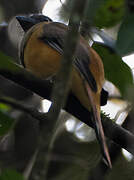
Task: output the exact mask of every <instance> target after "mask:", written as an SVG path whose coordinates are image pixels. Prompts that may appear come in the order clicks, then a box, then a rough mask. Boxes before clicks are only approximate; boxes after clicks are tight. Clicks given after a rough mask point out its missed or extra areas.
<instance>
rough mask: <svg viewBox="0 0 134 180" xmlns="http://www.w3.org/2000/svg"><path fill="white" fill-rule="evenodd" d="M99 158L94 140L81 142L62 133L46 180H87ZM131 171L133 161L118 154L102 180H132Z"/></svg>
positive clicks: (68, 134)
mask: <svg viewBox="0 0 134 180" xmlns="http://www.w3.org/2000/svg"><path fill="white" fill-rule="evenodd" d="M65 142H66V143H65ZM100 156H101V154H100V150H99V146H98V143H97V142H96V140H95V141H92V142H86V143H85V142H81V141H79V139H76V138H74V137H73V134H72V133H71V134H70V133H67V132H66V131H63V132H62V134H61V136H59V137H58V138H57V139H56V141H55V146H54V149H53V151H52V158H51V162H50V167H49V171H48V175H47V179H48V180H60V179H61V180H63V179H64V180H68V179H70V180H81V179H82V180H88V178H89V177H90V173H91V172H92V169H93V168H95V167H96V165H97V164H98V162H99V160H100ZM133 169H134V164H133V160H132V161H130V162H129V161H127V160H126V158H124V157H123V156H122V154H120V156H119V157H118V159H117V161H116V162H115V163H114V164H113V168H112V170H111V171H109V172H108V173H107V175H106V177H105V178H104V179H105V180H113V179H122V180H133V176H134V171H133ZM52 172H53V173H52ZM96 173H97V171H96ZM100 178H101V177H100ZM89 179H90V178H89Z"/></svg>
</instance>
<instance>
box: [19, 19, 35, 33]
mask: <svg viewBox="0 0 134 180" xmlns="http://www.w3.org/2000/svg"><path fill="white" fill-rule="evenodd" d="M16 19H17V21H18V22H19V24H20V25H21V27H22V29H23V30H24V31H25V32H27V31H28V30H29V29H30V28H31V27H32V26H33V25H35V24H36V22H35V20H34V19H33V18H31V17H26V16H16Z"/></svg>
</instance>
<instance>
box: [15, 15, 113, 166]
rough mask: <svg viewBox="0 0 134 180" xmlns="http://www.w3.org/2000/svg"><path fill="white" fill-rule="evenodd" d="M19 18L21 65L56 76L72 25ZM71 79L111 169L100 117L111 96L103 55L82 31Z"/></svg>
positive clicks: (40, 74) (45, 75)
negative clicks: (21, 34) (101, 109)
mask: <svg viewBox="0 0 134 180" xmlns="http://www.w3.org/2000/svg"><path fill="white" fill-rule="evenodd" d="M16 19H17V20H18V22H19V24H20V26H21V27H22V29H23V30H24V32H25V33H24V37H23V39H22V41H21V45H20V51H19V57H20V60H21V63H22V65H23V66H24V68H26V69H27V70H29V71H31V72H32V73H33V74H34V75H36V76H38V77H40V78H43V79H50V78H52V79H53V78H54V77H55V76H56V74H57V72H58V71H59V69H60V65H61V60H62V55H63V52H64V51H63V49H64V41H65V37H66V34H67V32H68V29H69V26H67V25H65V24H63V23H60V22H54V21H52V19H51V18H49V17H48V16H45V15H42V14H30V15H22V16H21V15H20V16H16ZM68 48H69V47H68ZM70 81H71V83H70V87H69V88H70V91H71V92H72V93H73V95H74V96H75V97H76V98H77V99H78V100H79V102H80V103H81V104H82V106H83V107H84V108H86V109H87V110H88V111H89V112H91V117H90V118H91V120H92V122H93V125H94V129H95V132H96V137H97V139H98V142H99V144H100V148H101V151H102V155H103V160H104V162H105V163H106V164H107V166H109V168H112V164H111V159H110V155H109V151H108V147H107V143H106V138H105V135H104V131H103V126H102V123H101V117H100V106H101V105H105V104H106V102H107V96H108V93H107V91H105V90H104V88H103V85H104V82H105V77H104V67H103V63H102V60H101V58H100V56H99V55H98V54H97V53H96V51H95V50H94V49H93V48H92V47H90V46H89V43H88V42H87V41H86V40H85V39H84V38H83V37H82V36H81V35H80V34H79V40H78V43H77V46H76V50H75V56H74V60H73V67H72V77H71V80H70ZM87 118H88V117H87Z"/></svg>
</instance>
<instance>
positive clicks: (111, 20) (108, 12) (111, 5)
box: [59, 0, 125, 28]
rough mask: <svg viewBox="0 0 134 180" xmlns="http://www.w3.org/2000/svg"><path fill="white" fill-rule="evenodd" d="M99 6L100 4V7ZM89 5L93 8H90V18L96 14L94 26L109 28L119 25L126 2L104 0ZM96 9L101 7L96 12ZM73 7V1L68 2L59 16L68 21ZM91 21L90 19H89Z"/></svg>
mask: <svg viewBox="0 0 134 180" xmlns="http://www.w3.org/2000/svg"><path fill="white" fill-rule="evenodd" d="M95 4H96V5H95ZM98 4H100V5H99V6H98ZM89 5H90V6H92V9H90V7H89V11H88V12H89V15H88V17H92V15H93V14H92V12H94V13H95V12H96V11H97V12H96V14H95V17H94V21H93V24H94V25H95V26H97V27H99V28H106V27H107V28H108V27H112V26H114V25H116V24H117V23H119V22H120V21H121V20H122V18H123V16H124V12H125V0H118V1H116V0H103V1H100V2H99V1H97V0H96V1H92V0H91V3H90V1H89ZM95 6H96V7H99V8H98V9H96V10H95V11H93V9H95ZM71 7H72V0H66V1H65V3H64V4H63V6H62V8H61V9H60V11H59V15H60V17H61V19H63V20H64V21H68V19H69V13H70V9H71ZM89 21H90V19H89Z"/></svg>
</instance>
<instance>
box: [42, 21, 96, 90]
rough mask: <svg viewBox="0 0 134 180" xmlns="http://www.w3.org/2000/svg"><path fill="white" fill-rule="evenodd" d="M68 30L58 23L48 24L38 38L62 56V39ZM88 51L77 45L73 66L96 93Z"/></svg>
mask: <svg viewBox="0 0 134 180" xmlns="http://www.w3.org/2000/svg"><path fill="white" fill-rule="evenodd" d="M67 30H68V28H67V26H66V25H63V24H60V23H55V22H53V23H49V24H45V26H44V28H43V33H42V35H41V37H40V38H39V39H40V40H42V41H43V42H45V43H46V44H48V45H49V46H51V47H52V48H53V49H55V50H56V51H58V52H59V53H60V54H63V49H64V39H65V36H66V32H67ZM88 51H89V49H86V48H85V47H84V46H83V45H82V44H80V43H79V44H78V46H77V48H76V53H75V59H74V63H73V64H74V66H75V67H76V68H77V70H78V71H79V72H80V74H81V75H82V76H83V77H84V79H85V80H86V81H87V82H88V84H89V86H90V87H91V89H92V90H93V91H94V92H96V91H97V85H96V81H95V79H94V77H93V75H92V73H91V71H90V69H89V63H90V57H89V52H88Z"/></svg>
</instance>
